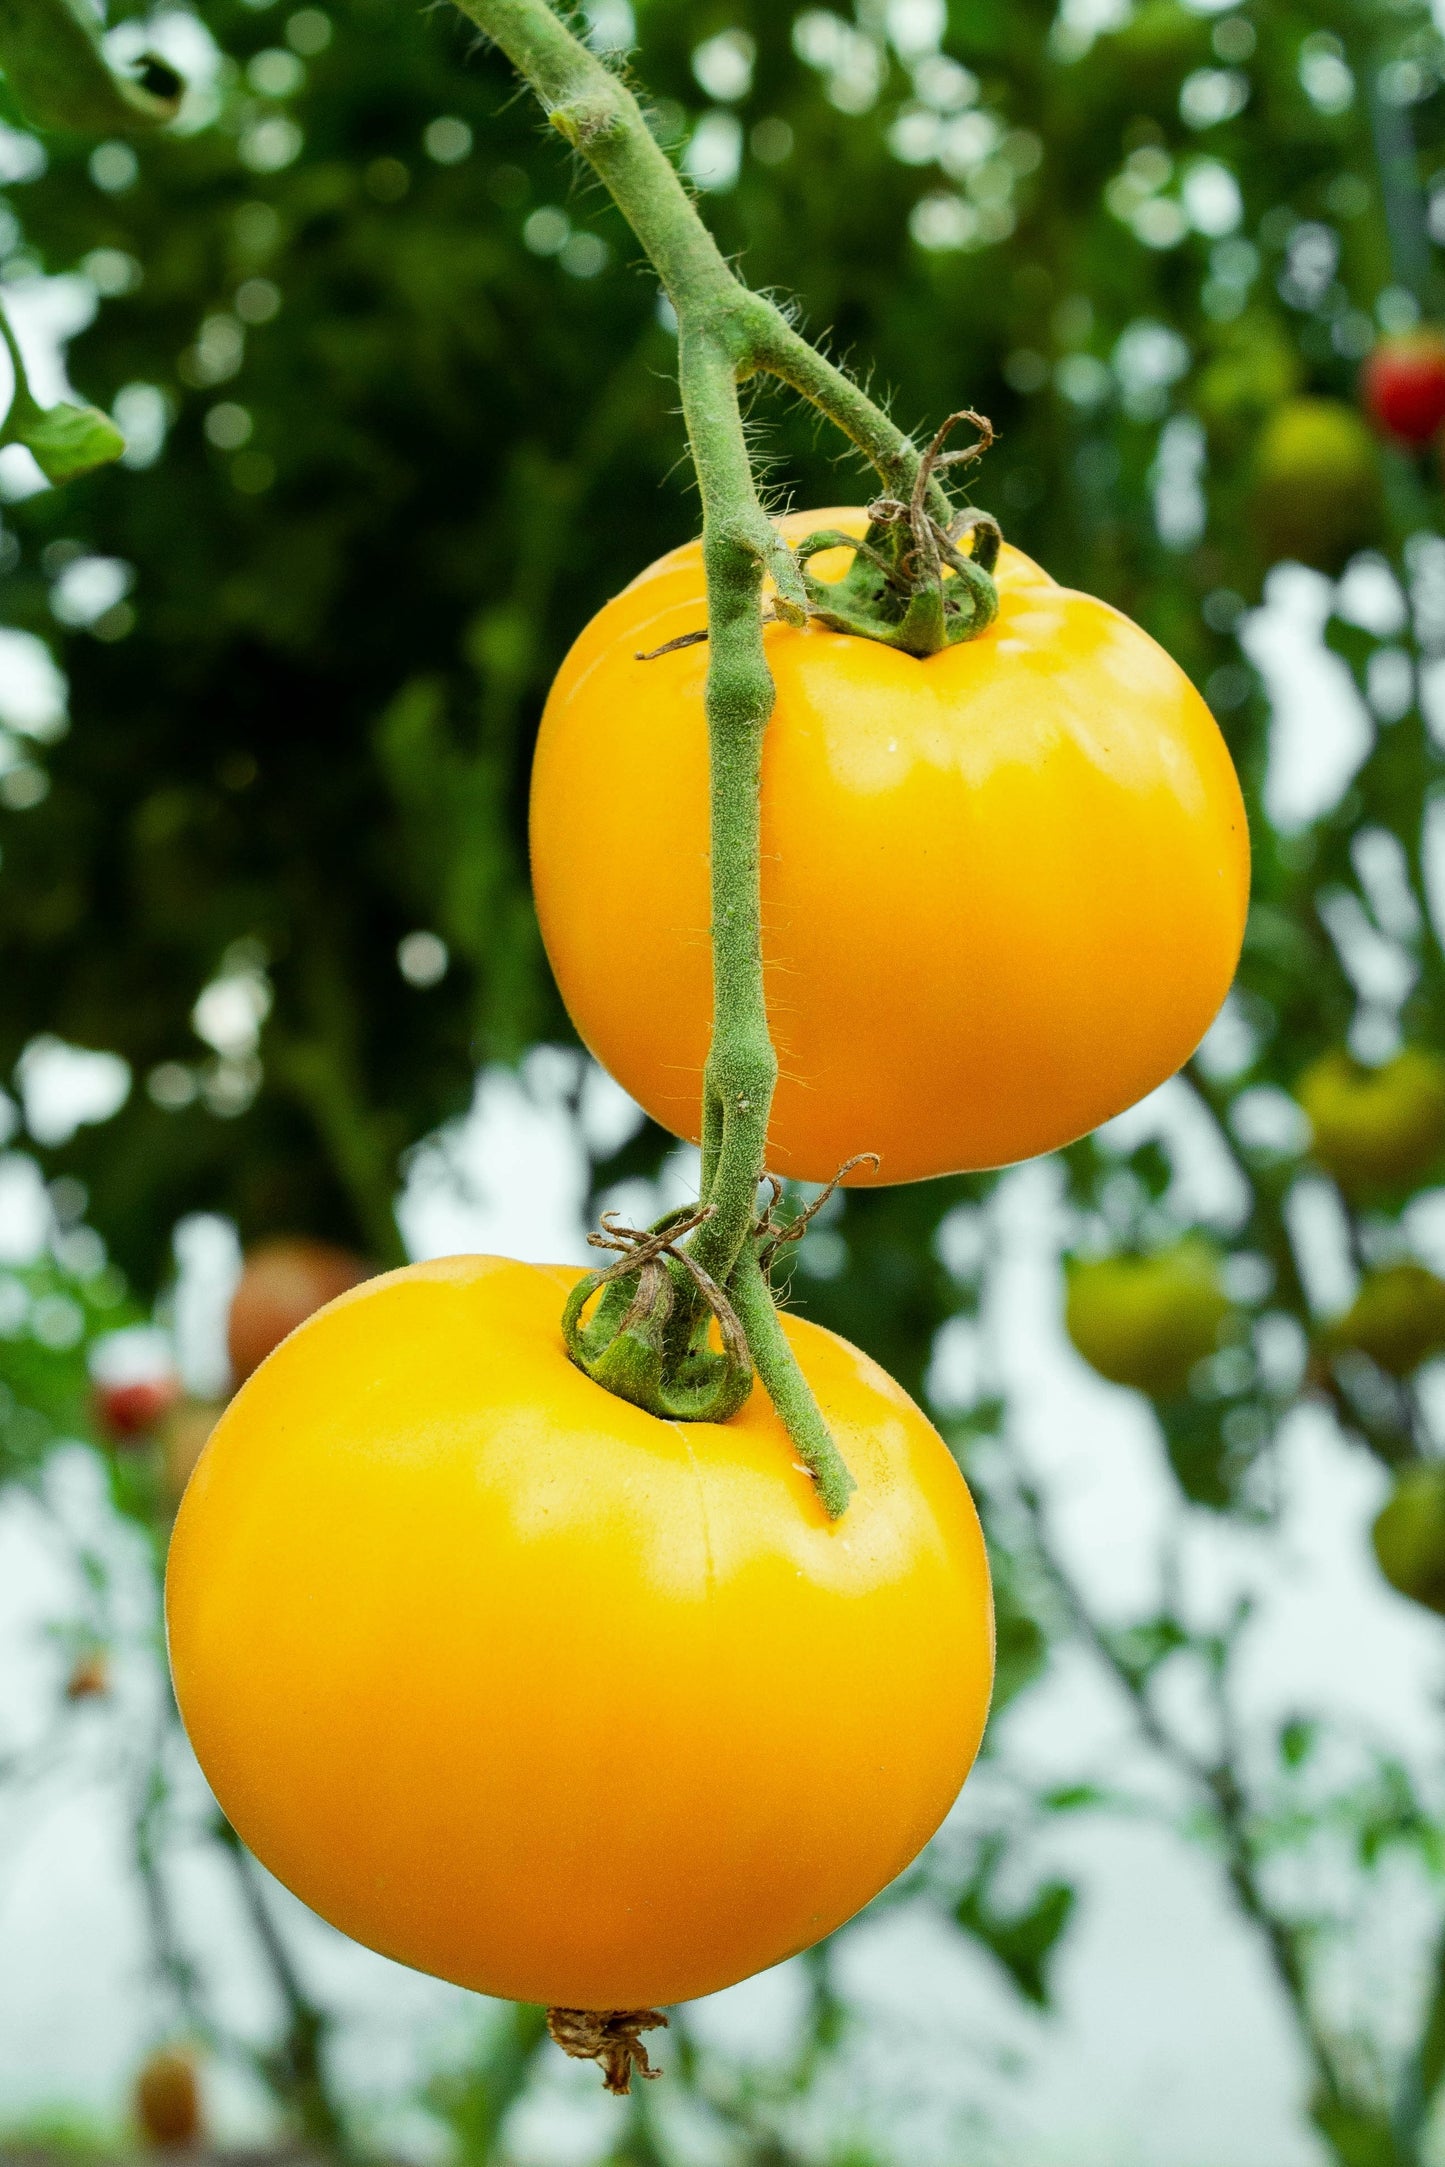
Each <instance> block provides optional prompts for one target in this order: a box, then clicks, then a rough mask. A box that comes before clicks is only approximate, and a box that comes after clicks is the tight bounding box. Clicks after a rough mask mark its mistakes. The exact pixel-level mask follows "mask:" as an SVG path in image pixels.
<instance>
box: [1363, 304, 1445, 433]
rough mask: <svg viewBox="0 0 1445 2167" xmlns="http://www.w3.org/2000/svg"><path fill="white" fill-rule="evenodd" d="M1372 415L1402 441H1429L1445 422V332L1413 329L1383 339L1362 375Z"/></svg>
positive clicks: (1366, 404)
mask: <svg viewBox="0 0 1445 2167" xmlns="http://www.w3.org/2000/svg"><path fill="white" fill-rule="evenodd" d="M1360 389H1361V392H1362V394H1363V397H1364V402H1365V407H1366V410H1367V412H1368V413H1369V415H1370V417H1371V419H1372V420H1374V421H1375V422H1377V423H1378V424H1379V426H1380V428H1382V429H1383V430H1385V431H1386V433H1387V434H1388V435H1390V436H1393V437H1398V438H1399V440H1400V442H1401V443H1402V444H1428V443H1429V441H1430V439H1431V437H1432V436H1434V434H1435V432H1436V430H1437V429H1438V428H1439V427H1440V424H1441V423H1442V422H1445V337H1442V336H1441V334H1440V333H1439V332H1438V331H1407V332H1404V333H1402V334H1401V335H1400V336H1399V337H1397V338H1391V339H1381V341H1380V343H1379V345H1378V346H1377V347H1376V348H1375V350H1374V352H1373V353H1372V354H1371V355H1370V358H1369V360H1368V361H1367V362H1366V363H1365V366H1364V368H1363V370H1362V371H1361V375H1360Z"/></svg>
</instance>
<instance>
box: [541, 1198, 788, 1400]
mask: <svg viewBox="0 0 1445 2167" xmlns="http://www.w3.org/2000/svg"><path fill="white" fill-rule="evenodd" d="M711 1216H712V1207H711V1206H710V1205H704V1206H702V1207H701V1208H700V1209H699V1210H696V1211H692V1212H686V1211H681V1212H677V1211H675V1212H669V1213H668V1214H667V1216H666V1217H665V1218H664V1219H661V1220H659V1221H658V1223H657V1225H656V1226H655V1227H650V1228H639V1227H629V1226H623V1225H621V1224H620V1223H619V1221H618V1219H617V1217H616V1215H615V1213H612V1212H608V1213H606V1214H604V1217H603V1221H602V1226H603V1231H602V1232H601V1233H600V1234H589V1235H588V1237H587V1238H588V1240H589V1242H591V1244H592V1246H593V1247H594V1248H596V1249H616V1250H620V1251H621V1255H620V1256H619V1258H618V1261H617V1262H616V1263H615V1264H610V1265H608V1266H607V1267H606V1268H605V1270H601V1271H595V1272H587V1273H586V1274H585V1275H584V1276H583V1277H582V1278H581V1279H579V1280H578V1282H577V1284H576V1286H575V1287H574V1288H573V1289H572V1292H571V1294H570V1295H569V1296H568V1299H567V1306H566V1308H565V1309H564V1310H563V1312H562V1335H563V1338H564V1339H565V1341H566V1343H567V1352H568V1355H569V1356H570V1357H571V1359H572V1360H573V1361H574V1362H575V1363H576V1364H577V1367H578V1368H579V1369H581V1370H585V1371H586V1373H587V1375H588V1376H589V1377H591V1378H592V1379H593V1381H594V1382H595V1383H597V1384H600V1385H602V1386H603V1387H604V1388H605V1390H607V1391H609V1392H612V1393H614V1394H615V1395H616V1396H617V1398H618V1399H625V1400H631V1401H632V1403H633V1405H634V1406H637V1407H645V1408H646V1409H647V1410H648V1412H649V1413H650V1414H655V1415H659V1416H661V1417H663V1418H664V1419H665V1420H667V1421H671V1422H726V1421H727V1419H728V1417H729V1416H730V1415H735V1414H736V1413H737V1411H738V1409H739V1408H740V1407H741V1406H742V1404H743V1402H744V1401H745V1400H746V1399H747V1397H748V1394H749V1393H750V1392H751V1390H752V1388H753V1362H752V1355H751V1354H750V1352H749V1350H748V1342H747V1336H746V1334H745V1333H744V1331H743V1328H742V1325H741V1324H740V1322H739V1321H738V1316H737V1312H736V1311H735V1310H734V1308H733V1306H732V1303H731V1302H730V1301H729V1300H728V1297H727V1295H726V1294H725V1293H724V1292H723V1289H722V1288H721V1287H720V1286H719V1285H718V1284H717V1281H716V1280H715V1279H713V1277H712V1276H711V1274H710V1273H708V1272H707V1271H705V1270H704V1269H703V1267H702V1265H700V1264H699V1263H698V1261H697V1259H696V1258H695V1257H694V1256H692V1255H690V1254H689V1252H688V1251H687V1250H686V1249H684V1248H682V1247H681V1246H680V1244H681V1241H682V1238H683V1236H684V1235H686V1234H690V1233H691V1232H692V1230H693V1229H694V1228H695V1227H698V1226H701V1225H702V1223H703V1221H704V1220H705V1219H708V1218H710V1217H711ZM599 1293H600V1294H601V1297H602V1299H601V1300H600V1302H598V1304H597V1307H596V1309H595V1310H594V1311H593V1313H592V1315H591V1316H590V1317H588V1316H586V1314H585V1312H586V1310H587V1305H588V1304H589V1302H591V1300H592V1298H593V1296H594V1295H596V1294H599ZM714 1320H716V1323H717V1327H718V1333H719V1336H720V1338H721V1340H722V1352H721V1354H719V1353H717V1352H716V1351H715V1350H714V1349H713V1347H712V1346H711V1345H710V1344H709V1342H710V1337H711V1334H710V1326H711V1324H712V1322H713V1321H714Z"/></svg>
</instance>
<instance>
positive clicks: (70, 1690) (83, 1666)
mask: <svg viewBox="0 0 1445 2167" xmlns="http://www.w3.org/2000/svg"><path fill="white" fill-rule="evenodd" d="M109 1691H110V1659H109V1657H108V1656H107V1655H106V1652H105V1650H104V1648H91V1649H88V1650H87V1652H86V1653H85V1654H84V1655H79V1656H77V1657H76V1659H75V1663H74V1665H73V1667H72V1669H71V1673H70V1676H69V1677H68V1678H67V1679H66V1681H65V1697H66V1699H67V1700H70V1701H80V1700H99V1699H100V1698H101V1697H102V1696H103V1695H104V1694H106V1693H108V1692H109Z"/></svg>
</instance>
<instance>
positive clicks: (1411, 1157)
mask: <svg viewBox="0 0 1445 2167" xmlns="http://www.w3.org/2000/svg"><path fill="white" fill-rule="evenodd" d="M1297 1095H1298V1098H1299V1102H1300V1104H1301V1106H1303V1108H1304V1110H1305V1112H1306V1113H1307V1114H1308V1115H1309V1117H1310V1126H1311V1128H1312V1129H1313V1130H1314V1155H1315V1157H1316V1159H1317V1160H1318V1161H1319V1163H1320V1165H1321V1166H1322V1167H1324V1169H1325V1171H1326V1173H1329V1174H1333V1175H1334V1177H1335V1179H1336V1181H1337V1182H1338V1183H1339V1185H1340V1187H1341V1188H1342V1189H1344V1190H1345V1191H1346V1192H1347V1193H1351V1194H1353V1193H1354V1192H1355V1191H1357V1190H1360V1189H1372V1188H1403V1187H1405V1186H1406V1185H1408V1184H1409V1183H1410V1182H1413V1181H1416V1180H1418V1179H1419V1178H1420V1176H1421V1175H1422V1174H1426V1173H1428V1172H1429V1170H1430V1168H1431V1167H1432V1166H1433V1165H1434V1164H1435V1162H1436V1160H1437V1159H1438V1158H1439V1157H1440V1155H1441V1153H1442V1151H1445V1061H1442V1060H1441V1058H1440V1056H1439V1054H1435V1053H1427V1052H1426V1051H1425V1049H1424V1048H1423V1047H1421V1046H1407V1047H1406V1048H1405V1049H1404V1051H1403V1052H1401V1053H1397V1054H1396V1055H1395V1058H1394V1060H1393V1061H1387V1062H1386V1063H1385V1065H1384V1067H1383V1068H1376V1069H1368V1068H1362V1067H1361V1066H1360V1064H1359V1062H1358V1061H1355V1060H1353V1059H1352V1058H1351V1056H1350V1055H1349V1054H1347V1053H1327V1054H1322V1055H1321V1057H1320V1059H1319V1060H1318V1061H1316V1062H1314V1063H1313V1064H1312V1065H1311V1066H1310V1067H1309V1068H1307V1069H1306V1070H1305V1073H1304V1075H1303V1076H1302V1077H1301V1078H1300V1081H1299V1085H1298V1092H1297Z"/></svg>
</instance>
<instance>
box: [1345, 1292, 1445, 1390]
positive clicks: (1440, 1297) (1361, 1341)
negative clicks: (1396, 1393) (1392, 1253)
mask: <svg viewBox="0 0 1445 2167" xmlns="http://www.w3.org/2000/svg"><path fill="white" fill-rule="evenodd" d="M1329 1337H1330V1339H1331V1340H1332V1341H1333V1343H1334V1344H1335V1345H1336V1346H1337V1347H1339V1346H1343V1347H1354V1348H1357V1349H1358V1351H1359V1352H1360V1353H1361V1354H1367V1355H1368V1356H1369V1358H1370V1360H1371V1361H1372V1362H1374V1363H1375V1364H1376V1365H1377V1366H1378V1367H1379V1368H1380V1369H1382V1370H1384V1371H1386V1372H1387V1374H1388V1375H1389V1376H1391V1377H1408V1376H1409V1375H1410V1373H1411V1371H1412V1370H1417V1369H1418V1368H1419V1367H1420V1364H1421V1363H1422V1362H1428V1361H1429V1359H1430V1357H1431V1355H1432V1354H1440V1353H1441V1352H1442V1351H1445V1279H1437V1278H1436V1276H1435V1274H1434V1273H1433V1272H1430V1271H1427V1270H1426V1269H1425V1267H1424V1265H1423V1264H1387V1265H1386V1266H1385V1267H1384V1269H1383V1270H1382V1271H1378V1272H1371V1273H1370V1275H1369V1277H1368V1278H1367V1279H1366V1280H1365V1282H1364V1284H1363V1286H1362V1287H1361V1288H1360V1291H1359V1293H1358V1294H1357V1295H1356V1296H1355V1299H1354V1301H1353V1303H1352V1304H1351V1306H1350V1308H1349V1309H1348V1310H1347V1311H1346V1312H1345V1314H1344V1316H1343V1317H1341V1318H1340V1320H1339V1322H1338V1324H1336V1325H1334V1326H1333V1327H1332V1329H1331V1332H1330V1334H1329Z"/></svg>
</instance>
